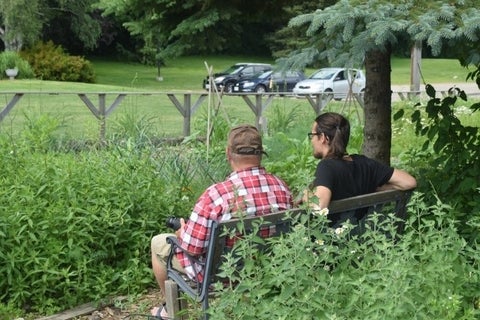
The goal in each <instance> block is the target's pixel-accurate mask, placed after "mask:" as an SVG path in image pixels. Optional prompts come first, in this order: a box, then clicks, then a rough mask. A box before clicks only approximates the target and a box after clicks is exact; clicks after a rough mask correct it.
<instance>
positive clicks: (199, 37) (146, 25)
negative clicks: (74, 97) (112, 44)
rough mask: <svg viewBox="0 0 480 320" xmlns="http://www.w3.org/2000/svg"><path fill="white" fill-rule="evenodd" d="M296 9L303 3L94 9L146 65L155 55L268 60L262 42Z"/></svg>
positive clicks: (195, 0)
mask: <svg viewBox="0 0 480 320" xmlns="http://www.w3.org/2000/svg"><path fill="white" fill-rule="evenodd" d="M300 3H303V1H301V0H294V1H292V0H290V1H289V0H265V1H257V2H255V3H251V2H248V1H240V0H234V1H227V2H226V1H220V0H209V1H201V0H186V1H181V2H179V1H173V0H163V1H156V0H145V1H140V0H126V1H111V0H100V1H99V4H98V5H97V7H98V8H99V9H101V10H102V11H103V13H104V15H106V16H112V17H114V18H115V19H116V20H117V21H121V22H122V23H123V26H124V27H125V28H126V29H127V30H128V31H129V32H130V34H131V35H132V36H135V37H137V38H139V39H141V41H142V42H143V47H142V49H141V50H142V51H141V52H142V54H143V55H144V57H145V59H146V60H152V57H153V56H155V54H156V53H157V51H160V52H159V56H160V57H159V58H161V59H164V58H167V57H175V56H180V55H188V54H204V53H228V54H232V53H234V54H257V55H268V56H270V54H271V53H270V49H269V47H268V41H267V39H268V36H269V35H272V34H273V33H274V32H276V31H278V30H279V29H280V28H282V27H284V26H286V25H287V23H288V21H289V19H290V18H291V17H292V16H293V15H292V12H291V11H288V10H285V8H287V7H290V6H292V5H295V4H300ZM296 14H298V12H297V13H296ZM150 62H151V61H150Z"/></svg>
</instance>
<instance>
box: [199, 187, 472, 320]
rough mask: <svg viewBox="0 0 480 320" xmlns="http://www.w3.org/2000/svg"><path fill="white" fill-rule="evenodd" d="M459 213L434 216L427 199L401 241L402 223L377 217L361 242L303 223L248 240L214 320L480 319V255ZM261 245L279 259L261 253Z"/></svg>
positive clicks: (320, 222)
mask: <svg viewBox="0 0 480 320" xmlns="http://www.w3.org/2000/svg"><path fill="white" fill-rule="evenodd" d="M450 210H451V208H450V207H449V206H446V205H444V204H442V203H440V202H438V203H437V204H435V205H433V206H430V207H427V206H425V205H424V201H423V199H422V197H421V196H420V195H418V194H417V195H416V196H415V197H414V199H412V205H411V207H410V208H409V212H410V214H411V218H410V219H409V221H408V222H407V225H406V231H405V233H404V234H403V236H401V237H400V238H399V240H398V241H397V242H395V241H393V240H392V237H389V236H387V235H388V234H392V230H394V228H395V227H394V222H395V219H394V218H393V217H389V218H388V219H379V217H378V216H376V215H372V216H371V218H370V220H369V221H370V227H369V228H368V230H367V232H366V233H365V234H364V235H363V236H361V237H360V238H355V237H349V236H348V233H346V232H344V233H339V232H334V231H333V230H331V231H328V227H327V225H326V219H325V218H324V217H315V218H313V219H309V218H308V217H303V218H301V220H300V221H299V223H298V225H297V226H296V228H295V231H294V232H292V233H290V234H288V235H285V236H284V237H280V238H274V239H267V240H261V239H259V238H258V237H255V236H251V235H249V236H246V237H244V239H243V240H242V241H239V242H237V244H236V249H235V250H234V252H232V254H231V255H228V256H227V257H226V263H225V264H224V267H223V273H224V275H227V276H229V278H230V279H231V280H232V283H236V284H237V285H235V286H224V285H223V284H216V285H215V288H216V291H217V293H218V295H219V298H218V299H215V300H213V301H212V303H211V309H210V312H209V313H210V315H211V319H352V320H355V319H372V320H375V319H379V320H380V319H392V320H394V319H452V320H453V319H455V320H457V319H473V318H474V317H475V315H476V316H478V315H479V312H478V310H477V309H476V308H477V306H476V305H475V303H478V301H479V300H478V299H479V296H480V294H479V292H480V291H479V289H480V287H479V282H478V281H479V280H480V270H479V268H478V266H479V263H480V256H479V254H478V248H477V247H469V246H468V245H467V244H466V242H465V241H463V239H462V238H461V237H460V236H459V235H458V233H457V230H456V229H455V224H454V223H453V221H452V220H451V218H449V217H448V211H450ZM427 215H428V216H430V215H434V216H435V221H431V220H429V219H425V217H426V216H427ZM311 239H315V241H311ZM259 241H270V242H271V247H272V250H271V251H269V252H268V254H263V253H260V252H258V251H257V250H256V249H255V248H256V246H255V244H256V243H258V242H259ZM251 257H255V258H254V259H252V258H251ZM238 259H243V261H244V267H243V268H242V271H241V272H238V270H237V269H236V262H237V261H238Z"/></svg>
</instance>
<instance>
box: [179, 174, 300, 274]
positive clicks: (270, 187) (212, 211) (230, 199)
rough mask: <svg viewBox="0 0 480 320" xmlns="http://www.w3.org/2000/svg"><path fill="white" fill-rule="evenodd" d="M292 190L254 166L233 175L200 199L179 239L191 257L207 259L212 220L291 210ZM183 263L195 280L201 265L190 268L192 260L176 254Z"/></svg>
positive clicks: (213, 186)
mask: <svg viewBox="0 0 480 320" xmlns="http://www.w3.org/2000/svg"><path fill="white" fill-rule="evenodd" d="M292 206H293V199H292V194H291V192H290V189H289V188H288V186H287V185H286V184H285V182H284V181H282V180H281V179H280V178H278V177H276V176H274V175H273V174H269V173H266V171H265V169H264V168H263V167H252V168H248V169H245V170H241V171H235V172H232V173H231V174H230V175H229V176H228V177H227V179H226V180H225V181H223V182H219V183H217V184H214V185H212V186H210V187H209V188H208V189H207V190H205V192H204V193H203V194H202V195H201V196H200V198H199V199H198V200H197V203H196V204H195V207H194V208H193V212H192V214H191V215H190V219H189V220H188V221H187V222H186V224H185V228H184V230H183V233H182V238H181V240H180V242H181V246H182V248H183V249H184V250H187V251H188V252H189V253H190V254H191V255H194V256H200V257H204V256H205V253H206V250H207V247H208V238H209V236H210V230H211V225H212V221H220V220H222V221H225V220H229V219H231V218H232V217H235V214H236V213H237V212H241V213H242V214H246V215H256V216H260V215H264V214H268V213H272V212H277V211H281V210H287V209H290V208H292ZM176 255H177V258H178V260H179V261H180V264H181V265H182V266H183V267H184V268H185V271H186V272H187V275H189V276H190V277H192V278H193V277H194V272H193V268H196V269H197V271H198V272H199V273H200V277H199V278H200V279H196V280H199V281H202V280H203V274H202V271H203V270H201V268H200V266H192V265H190V261H189V260H188V259H187V258H186V256H185V255H184V254H183V253H182V252H180V251H177V252H176Z"/></svg>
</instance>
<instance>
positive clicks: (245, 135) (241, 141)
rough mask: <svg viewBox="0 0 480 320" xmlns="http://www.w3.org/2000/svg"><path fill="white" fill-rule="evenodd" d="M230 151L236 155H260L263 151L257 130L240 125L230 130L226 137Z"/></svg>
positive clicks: (247, 125) (249, 126) (250, 126)
mask: <svg viewBox="0 0 480 320" xmlns="http://www.w3.org/2000/svg"><path fill="white" fill-rule="evenodd" d="M228 145H229V147H230V150H231V151H232V152H233V153H236V154H243V155H260V154H262V153H264V154H265V152H264V151H263V145H262V136H261V135H260V132H259V131H258V129H257V128H256V127H254V126H252V125H250V124H242V125H239V126H236V127H234V128H232V129H231V130H230V133H229V135H228Z"/></svg>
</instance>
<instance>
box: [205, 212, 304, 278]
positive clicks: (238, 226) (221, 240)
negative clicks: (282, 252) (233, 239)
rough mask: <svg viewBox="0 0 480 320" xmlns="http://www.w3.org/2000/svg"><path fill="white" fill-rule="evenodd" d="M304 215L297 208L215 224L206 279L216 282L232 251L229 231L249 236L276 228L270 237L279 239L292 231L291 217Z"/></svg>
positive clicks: (209, 249) (211, 237) (211, 236)
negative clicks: (220, 268)
mask: <svg viewBox="0 0 480 320" xmlns="http://www.w3.org/2000/svg"><path fill="white" fill-rule="evenodd" d="M304 213H305V210H304V209H300V208H297V209H291V210H284V211H279V212H275V213H270V214H266V215H263V216H251V217H245V218H240V219H231V220H228V221H221V222H214V223H213V226H212V234H211V235H210V242H209V247H208V251H207V252H209V253H211V254H209V255H208V257H207V261H206V269H205V277H207V275H208V277H209V279H206V278H205V279H206V280H210V281H212V280H215V275H216V274H217V273H218V271H219V270H218V268H219V267H220V265H221V263H222V259H223V256H224V255H225V254H226V253H227V252H228V251H229V250H230V249H231V248H228V247H227V246H226V242H227V241H226V240H227V237H228V231H230V230H232V231H238V232H239V233H241V234H249V233H251V232H252V231H253V230H259V229H260V230H264V229H268V228H272V227H274V232H273V233H270V234H269V237H278V236H280V235H282V234H284V233H288V232H290V231H291V228H292V219H289V217H293V216H295V215H299V214H304ZM260 221H261V224H260V225H259V226H258V227H257V228H255V226H254V224H255V223H257V224H258V223H259V222H260ZM209 259H210V261H209Z"/></svg>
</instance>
